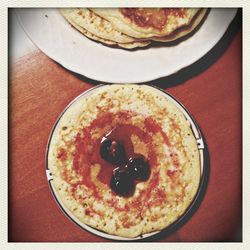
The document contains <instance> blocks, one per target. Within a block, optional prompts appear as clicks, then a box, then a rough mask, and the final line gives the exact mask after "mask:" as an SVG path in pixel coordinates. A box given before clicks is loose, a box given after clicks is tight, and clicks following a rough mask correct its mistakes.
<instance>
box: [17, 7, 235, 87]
mask: <svg viewBox="0 0 250 250" xmlns="http://www.w3.org/2000/svg"><path fill="white" fill-rule="evenodd" d="M236 12H237V9H212V10H211V11H210V13H209V15H208V17H207V19H206V20H205V22H204V23H203V25H202V26H201V28H200V29H199V30H198V31H197V32H196V33H195V34H194V35H193V36H192V37H190V38H189V39H187V40H185V41H183V42H181V43H179V44H178V45H176V46H172V47H157V48H156V47H149V48H147V49H141V50H136V51H127V50H123V49H117V48H110V47H107V46H104V45H102V44H100V43H97V42H94V41H91V40H89V39H87V38H86V37H84V36H83V35H82V34H81V33H80V32H78V31H77V30H75V29H74V28H73V27H72V26H71V25H70V24H68V22H67V21H66V20H65V19H64V18H63V17H62V16H61V15H60V13H59V11H58V10H57V9H18V10H16V13H17V15H18V18H19V20H20V23H21V24H22V26H23V28H24V30H25V31H26V33H27V34H28V36H29V37H30V38H31V40H32V41H33V42H34V43H35V44H36V45H37V46H38V47H39V48H40V49H41V50H42V51H43V52H44V53H45V54H46V55H48V56H49V57H51V58H52V59H54V60H55V61H57V62H58V63H60V64H61V65H63V66H64V67H65V68H67V69H69V70H71V71H73V72H76V73H79V74H81V75H84V76H86V77H88V78H91V79H94V80H98V81H103V82H110V83H141V82H147V81H151V80H154V79H157V78H160V77H164V76H168V75H170V74H173V73H175V72H177V71H178V70H180V69H182V68H184V67H186V66H188V65H191V64H192V63H194V62H195V61H197V60H198V59H199V58H201V57H202V56H204V55H205V54H206V53H207V52H208V51H209V50H211V49H212V48H213V47H214V46H215V44H216V43H217V42H218V41H219V40H220V38H221V37H222V36H223V34H224V33H225V31H226V30H227V28H228V26H229V24H230V23H231V21H232V20H233V18H234V16H235V14H236Z"/></svg>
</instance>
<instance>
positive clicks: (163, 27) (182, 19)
mask: <svg viewBox="0 0 250 250" xmlns="http://www.w3.org/2000/svg"><path fill="white" fill-rule="evenodd" d="M207 12H208V11H207V9H201V8H153V9H152V8H91V9H88V8H73V9H61V13H62V15H63V16H64V17H65V18H66V19H67V21H68V22H69V23H70V24H71V25H72V26H73V27H75V28H76V29H77V30H79V31H80V32H81V33H82V34H84V35H85V36H86V37H88V38H90V39H92V40H95V41H98V42H101V43H103V44H106V45H109V46H118V47H121V48H126V49H133V48H139V47H145V46H148V45H149V44H150V43H151V42H152V41H158V42H165V43H168V42H173V41H177V40H178V41H179V40H181V38H184V37H187V35H190V34H192V33H193V32H194V31H195V30H196V28H197V27H199V26H200V25H201V23H202V21H203V20H204V18H205V16H206V14H207Z"/></svg>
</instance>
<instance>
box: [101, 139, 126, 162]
mask: <svg viewBox="0 0 250 250" xmlns="http://www.w3.org/2000/svg"><path fill="white" fill-rule="evenodd" d="M100 154H101V157H102V158H103V159H104V160H106V161H107V162H109V163H111V164H114V165H121V164H123V163H124V162H125V161H126V153H125V150H124V147H123V145H122V144H121V143H120V142H119V141H116V140H111V139H108V138H106V137H103V139H102V141H101V146H100Z"/></svg>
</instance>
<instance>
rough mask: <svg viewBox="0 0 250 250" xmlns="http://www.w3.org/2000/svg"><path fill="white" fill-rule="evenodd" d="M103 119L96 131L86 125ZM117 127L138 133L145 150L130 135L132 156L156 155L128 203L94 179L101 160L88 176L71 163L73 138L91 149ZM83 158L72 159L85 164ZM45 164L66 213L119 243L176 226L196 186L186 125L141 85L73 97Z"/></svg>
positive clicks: (196, 165)
mask: <svg viewBox="0 0 250 250" xmlns="http://www.w3.org/2000/svg"><path fill="white" fill-rule="evenodd" d="M130 114H132V115H130ZM105 115H106V116H107V117H112V119H111V120H110V119H107V121H109V122H103V123H102V126H101V127H100V128H98V129H94V128H93V126H90V125H91V124H93V122H95V121H97V119H102V121H105V119H106V118H105ZM103 117H104V118H103ZM145 121H146V123H145ZM118 123H119V124H133V125H134V126H136V127H138V128H140V129H142V130H143V131H144V132H145V134H146V135H147V136H148V137H147V140H146V142H147V143H144V144H145V145H142V143H143V142H142V141H141V139H140V138H138V137H137V136H136V135H131V137H133V138H132V139H131V140H132V141H133V144H134V148H135V151H137V152H139V153H141V154H143V155H144V156H145V157H146V158H149V159H150V157H151V158H152V155H153V154H154V155H155V156H156V159H155V160H154V161H153V160H152V159H151V160H150V164H151V176H150V178H149V180H147V181H146V182H140V183H138V184H137V185H136V189H135V193H134V195H133V196H131V197H127V198H125V197H120V196H117V195H116V194H115V193H113V192H112V191H111V190H110V187H109V185H107V184H106V183H104V182H102V180H101V179H100V177H98V173H99V172H100V167H101V166H100V162H98V161H96V162H95V161H94V162H92V163H91V166H88V167H89V168H90V175H88V176H86V174H83V173H86V172H81V171H80V172H79V171H77V169H76V168H75V165H74V164H75V163H74V162H75V161H76V158H75V157H76V154H77V147H78V146H77V140H78V139H77V138H80V142H81V140H82V138H84V137H86V136H89V137H87V138H88V141H89V143H88V148H89V147H90V148H91V145H92V144H91V142H92V141H95V140H96V138H98V137H100V136H102V135H103V134H105V133H106V132H107V131H110V129H111V128H112V127H114V126H116V125H117V124H118ZM145 124H146V125H145ZM158 125H159V126H158ZM145 126H146V127H145ZM89 128H91V130H89ZM158 128H160V129H158ZM88 131H90V133H88ZM79 133H80V134H79ZM166 138H168V139H166ZM148 143H150V144H148ZM152 145H154V146H152ZM87 150H88V149H87ZM90 150H91V149H90ZM84 152H85V151H84ZM86 152H87V151H86ZM84 157H85V156H84V155H81V157H80V158H77V159H78V160H77V161H78V162H79V159H82V160H80V162H82V163H81V164H89V163H88V162H89V161H88V159H87V158H86V159H85V160H84ZM48 165H49V169H50V170H51V172H52V175H53V181H52V185H53V187H54V188H55V189H56V192H57V193H58V195H59V197H60V200H61V202H62V203H63V204H64V206H65V207H67V209H69V211H70V213H71V214H73V215H74V216H75V217H77V218H78V219H79V220H80V221H81V222H83V223H85V224H87V225H90V226H91V227H94V228H96V229H99V230H101V231H104V232H106V233H108V234H113V235H119V236H123V237H136V236H138V235H141V234H144V233H149V232H154V231H158V230H161V229H163V228H165V227H167V226H168V225H169V224H171V223H172V222H174V221H175V220H177V219H178V218H179V217H180V216H181V215H182V214H183V213H184V212H185V210H186V209H187V207H188V206H189V205H190V203H191V202H192V200H193V198H194V196H195V194H196V192H197V188H198V186H199V181H200V160H199V153H198V148H197V144H196V139H195V137H194V135H193V133H192V130H191V128H190V124H189V122H188V121H187V120H186V118H185V117H184V115H183V114H182V113H181V111H180V110H179V109H178V108H177V107H176V106H175V104H173V103H172V101H170V100H168V99H167V98H166V96H165V95H164V94H162V92H161V91H158V90H156V89H155V88H152V87H149V86H146V85H106V86H102V87H100V88H97V89H95V90H93V91H92V93H91V94H90V95H89V96H85V97H83V98H80V99H78V101H77V102H75V103H74V104H73V105H71V106H70V108H69V109H68V110H67V111H66V112H65V113H64V115H63V116H62V118H61V119H60V121H59V123H58V125H57V127H56V129H55V131H54V134H53V136H52V139H51V142H50V147H49V152H48ZM81 166H83V165H81Z"/></svg>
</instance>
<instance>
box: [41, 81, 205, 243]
mask: <svg viewBox="0 0 250 250" xmlns="http://www.w3.org/2000/svg"><path fill="white" fill-rule="evenodd" d="M103 86H106V85H104V84H103V85H98V86H96V87H94V88H91V89H89V90H87V91H85V92H83V93H82V94H80V95H79V96H78V97H76V98H75V99H74V100H73V101H72V102H71V103H70V104H69V105H68V106H67V107H66V108H65V109H64V111H63V112H62V113H61V114H60V116H59V117H58V119H57V121H56V123H55V125H54V126H53V128H52V130H51V133H50V136H49V140H48V144H47V149H46V175H47V180H48V183H49V186H50V189H51V192H52V194H53V196H54V198H55V200H56V202H57V204H58V205H59V207H60V208H61V210H62V211H63V212H64V214H65V215H66V216H67V217H68V218H69V219H70V220H72V221H73V222H74V223H76V224H77V225H78V226H79V227H80V228H82V229H85V230H87V231H89V232H91V233H93V234H95V235H98V236H100V237H104V238H108V239H112V240H121V241H137V240H143V239H146V238H150V237H153V236H155V235H157V234H159V233H160V232H161V231H156V232H152V233H147V234H143V235H141V236H138V237H135V238H126V237H120V236H116V235H111V234H108V233H105V232H102V231H100V230H97V229H95V228H92V227H90V226H88V225H86V224H84V223H83V222H81V221H80V220H79V219H78V218H77V217H76V216H75V215H74V214H73V213H72V212H71V211H70V210H69V209H68V208H67V206H65V205H64V203H63V201H62V200H61V198H60V195H59V194H58V191H57V189H56V187H55V184H54V181H53V178H54V177H53V175H52V173H51V171H50V166H49V163H48V154H49V150H50V148H51V140H52V137H53V136H54V134H55V133H56V131H57V130H58V128H59V127H60V120H61V119H62V117H63V116H67V115H69V116H70V114H72V110H74V109H75V106H76V105H77V104H79V102H81V101H82V100H84V99H85V98H87V97H88V96H90V95H92V94H94V93H95V91H96V90H98V89H99V88H102V87H103ZM151 88H152V91H157V92H158V94H159V95H161V96H163V97H164V98H166V99H168V100H169V101H171V102H172V103H173V104H174V105H176V106H177V107H178V108H179V110H180V111H181V112H182V113H183V115H184V116H185V118H186V119H187V120H188V121H189V123H190V126H191V129H192V131H193V134H194V136H195V138H196V142H197V147H198V150H199V156H200V163H201V164H200V168H201V169H200V171H201V176H200V185H199V189H198V191H197V193H196V195H195V197H194V199H193V201H192V203H191V204H190V206H189V207H188V209H187V210H186V211H185V212H184V213H183V214H182V215H181V216H180V218H178V219H177V220H176V221H175V222H173V224H171V225H169V226H168V227H167V228H165V229H163V231H164V232H165V234H167V233H168V234H170V233H172V232H174V231H175V230H176V229H177V228H178V227H180V226H181V225H183V223H185V222H186V221H187V220H188V219H190V217H191V216H192V214H193V213H194V212H195V211H196V209H197V207H198V205H199V204H200V202H201V200H202V198H203V196H204V192H205V189H206V185H207V179H208V175H209V165H208V161H207V155H206V152H207V148H206V145H205V142H204V139H203V137H202V134H201V132H200V130H199V127H198V125H197V124H196V122H195V121H194V119H193V118H192V116H191V115H190V114H189V113H188V111H187V110H186V108H185V107H184V106H183V105H182V104H181V103H180V102H178V101H177V100H176V99H175V98H174V97H172V96H171V95H169V94H168V93H166V92H165V91H163V90H161V89H159V88H156V87H154V86H151Z"/></svg>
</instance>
